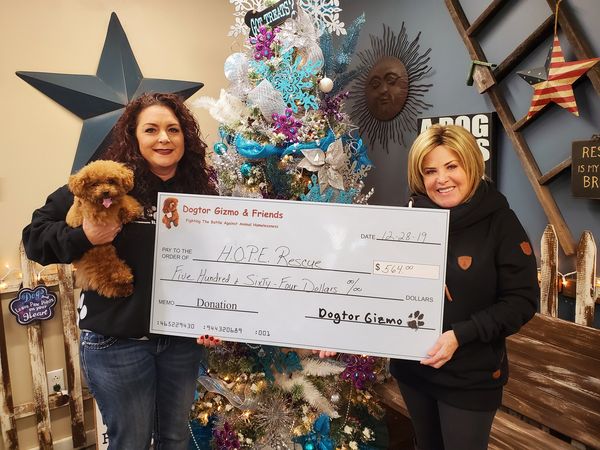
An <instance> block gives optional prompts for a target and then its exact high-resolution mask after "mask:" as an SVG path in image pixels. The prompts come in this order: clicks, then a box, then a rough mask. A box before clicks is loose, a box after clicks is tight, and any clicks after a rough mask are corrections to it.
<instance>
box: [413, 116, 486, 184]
mask: <svg viewBox="0 0 600 450" xmlns="http://www.w3.org/2000/svg"><path fill="white" fill-rule="evenodd" d="M495 117H496V113H476V114H460V115H456V116H436V117H421V118H419V119H417V128H418V130H419V133H422V132H423V131H425V130H426V129H428V128H429V127H431V126H432V125H435V124H438V123H439V124H440V125H459V126H461V127H463V128H465V129H466V130H468V131H469V132H470V133H471V134H472V135H473V136H475V139H476V140H477V145H479V149H480V150H481V153H483V159H484V160H485V173H486V175H487V176H488V177H490V178H491V179H492V180H495V179H496V125H495V124H496V119H495Z"/></svg>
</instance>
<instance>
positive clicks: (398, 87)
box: [351, 23, 432, 152]
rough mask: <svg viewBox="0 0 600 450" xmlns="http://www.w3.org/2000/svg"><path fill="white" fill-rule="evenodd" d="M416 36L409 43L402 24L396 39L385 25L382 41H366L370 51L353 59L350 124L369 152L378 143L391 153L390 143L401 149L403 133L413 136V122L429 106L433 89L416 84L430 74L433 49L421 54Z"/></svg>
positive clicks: (373, 38) (365, 51)
mask: <svg viewBox="0 0 600 450" xmlns="http://www.w3.org/2000/svg"><path fill="white" fill-rule="evenodd" d="M420 35H421V33H419V34H418V35H417V37H416V38H415V39H414V40H413V41H411V42H409V40H408V36H407V34H406V28H405V26H404V23H402V27H401V28H400V33H399V34H398V35H397V36H396V34H395V33H394V32H393V31H392V30H391V29H390V27H388V26H387V25H385V24H384V25H383V37H379V36H373V35H370V36H369V37H370V38H371V48H369V49H367V50H363V51H361V52H360V53H358V55H357V56H358V58H359V60H360V64H359V67H358V68H357V73H358V74H359V75H358V76H357V77H356V79H355V81H354V84H353V88H352V89H351V92H352V94H351V99H352V100H353V107H352V118H353V120H354V121H355V122H356V123H357V124H358V125H359V127H360V133H361V135H362V136H363V137H364V136H366V137H368V140H369V141H370V144H371V147H372V148H373V147H374V146H375V144H376V143H379V145H380V146H381V147H383V148H384V149H385V150H386V151H388V152H389V149H388V144H389V143H390V141H393V142H396V143H401V144H403V145H404V135H405V133H407V132H408V131H417V128H416V125H417V124H416V118H417V116H418V115H420V114H421V113H422V112H423V111H425V110H427V109H429V108H430V107H431V106H432V105H430V104H429V103H426V102H424V101H423V96H424V94H425V93H426V92H427V91H428V90H429V88H430V87H431V86H432V84H423V83H419V81H420V80H422V79H423V78H424V77H426V76H427V75H428V74H429V72H430V71H431V67H430V66H429V65H428V63H429V59H430V58H429V56H428V55H429V53H430V52H431V49H430V48H429V49H427V50H426V51H425V52H424V53H422V54H421V53H420V46H419V43H418V41H419V37H420Z"/></svg>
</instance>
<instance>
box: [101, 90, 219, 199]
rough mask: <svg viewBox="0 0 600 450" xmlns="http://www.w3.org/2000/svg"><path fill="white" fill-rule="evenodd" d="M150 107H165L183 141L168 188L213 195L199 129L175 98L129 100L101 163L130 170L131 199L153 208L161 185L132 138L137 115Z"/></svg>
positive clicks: (152, 96) (158, 95) (153, 95)
mask: <svg viewBox="0 0 600 450" xmlns="http://www.w3.org/2000/svg"><path fill="white" fill-rule="evenodd" d="M153 105H161V106H164V107H167V108H169V109H170V110H171V111H172V112H173V114H175V116H176V117H177V120H179V124H180V125H181V130H182V133H183V137H184V145H185V149H184V152H183V156H182V158H181V160H180V161H179V163H178V164H177V173H176V176H175V178H174V180H173V183H172V184H171V185H170V186H169V188H170V189H172V190H173V191H175V192H186V193H190V194H215V193H216V189H215V186H214V180H213V178H214V177H213V175H212V172H211V171H210V169H209V168H208V167H207V165H206V160H205V156H206V144H205V143H204V141H202V139H201V138H200V127H199V125H198V122H197V121H196V119H195V118H194V116H193V115H192V113H191V111H190V110H189V109H188V108H187V106H185V104H184V103H183V99H182V98H181V97H180V96H178V95H176V94H163V93H158V92H153V93H145V94H143V95H141V96H140V97H138V98H136V99H135V100H132V101H131V102H130V103H129V104H128V105H127V107H126V108H125V111H124V112H123V115H122V116H121V117H120V118H119V120H118V121H117V123H116V125H115V127H114V128H113V131H112V141H111V144H110V146H109V147H108V149H107V150H106V151H105V152H104V153H103V154H102V156H101V157H102V159H111V160H113V161H118V162H121V163H124V164H126V165H127V166H129V167H130V168H131V169H132V170H133V172H134V175H135V188H134V192H135V194H134V195H135V196H136V197H138V200H140V201H141V202H142V203H143V204H146V205H148V204H154V202H155V201H156V193H157V192H158V190H159V188H160V185H161V181H160V180H159V179H158V178H157V177H156V176H154V175H153V174H152V172H151V171H150V167H149V165H148V163H147V162H146V160H145V159H144V157H143V156H142V154H141V153H140V150H139V144H138V140H137V138H136V135H135V131H136V127H137V125H138V123H137V121H138V117H139V115H140V113H141V112H142V111H143V110H144V109H146V108H148V107H149V106H153Z"/></svg>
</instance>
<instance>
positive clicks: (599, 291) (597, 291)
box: [537, 268, 600, 298]
mask: <svg viewBox="0 0 600 450" xmlns="http://www.w3.org/2000/svg"><path fill="white" fill-rule="evenodd" d="M556 273H557V275H558V276H559V277H560V280H559V283H558V291H559V292H562V290H563V288H567V287H569V284H570V283H569V282H570V281H571V279H570V278H569V277H571V276H573V275H577V271H576V270H574V271H572V272H567V273H565V274H563V273H561V272H556ZM537 279H538V283H540V282H541V281H542V269H541V268H538V269H537ZM574 281H575V282H576V280H574ZM592 289H593V293H592V295H593V297H594V298H600V277H596V282H595V284H594V286H592Z"/></svg>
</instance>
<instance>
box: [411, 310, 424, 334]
mask: <svg viewBox="0 0 600 450" xmlns="http://www.w3.org/2000/svg"><path fill="white" fill-rule="evenodd" d="M423 317H424V315H423V313H422V312H420V311H415V312H414V313H411V314H409V315H408V327H409V328H412V329H414V330H418V329H419V328H420V327H422V326H423V325H425V322H423Z"/></svg>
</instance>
